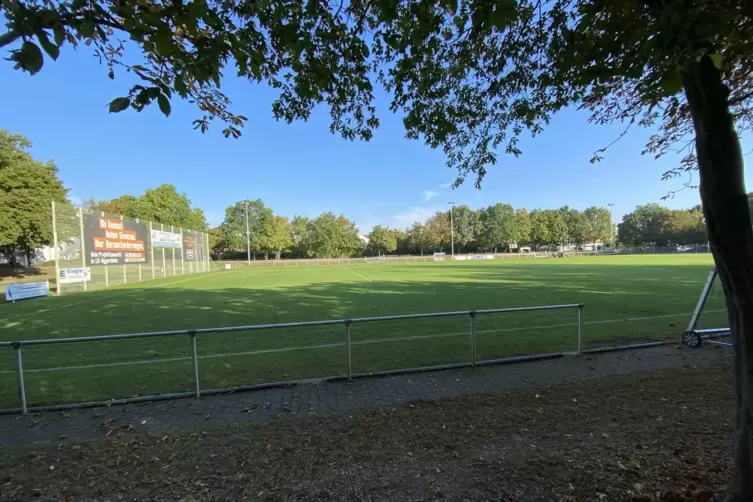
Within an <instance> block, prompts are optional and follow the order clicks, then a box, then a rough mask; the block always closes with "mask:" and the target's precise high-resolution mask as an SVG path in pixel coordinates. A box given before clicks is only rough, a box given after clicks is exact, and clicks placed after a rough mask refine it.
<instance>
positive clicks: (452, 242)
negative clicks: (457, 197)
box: [450, 202, 455, 257]
mask: <svg viewBox="0 0 753 502" xmlns="http://www.w3.org/2000/svg"><path fill="white" fill-rule="evenodd" d="M453 207H455V203H454V202H450V251H451V253H452V256H453V257H454V256H455V224H454V222H453V217H452V208H453Z"/></svg>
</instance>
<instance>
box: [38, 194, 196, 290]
mask: <svg viewBox="0 0 753 502" xmlns="http://www.w3.org/2000/svg"><path fill="white" fill-rule="evenodd" d="M52 230H53V247H52V249H51V250H50V252H51V254H52V255H53V256H52V257H50V259H51V261H52V260H54V262H55V287H56V291H57V294H58V295H61V294H69V293H74V292H78V291H91V290H96V289H102V288H108V287H113V286H118V285H122V284H131V283H134V282H143V281H150V280H153V279H158V278H162V277H173V276H179V275H188V274H197V273H202V272H209V271H210V266H211V263H210V259H209V238H208V235H207V233H206V232H197V231H194V230H190V229H184V228H180V227H176V226H172V225H164V224H162V223H154V222H151V221H145V220H139V219H138V218H136V219H132V218H124V217H123V216H121V215H110V214H106V213H104V212H100V211H90V210H87V209H82V208H75V207H71V206H67V205H58V206H57V207H56V205H55V203H54V202H53V203H52Z"/></svg>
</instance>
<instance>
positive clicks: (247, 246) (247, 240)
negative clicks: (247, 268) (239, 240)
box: [246, 201, 251, 265]
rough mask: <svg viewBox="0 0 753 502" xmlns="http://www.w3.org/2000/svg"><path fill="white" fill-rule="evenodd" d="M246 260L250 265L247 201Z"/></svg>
mask: <svg viewBox="0 0 753 502" xmlns="http://www.w3.org/2000/svg"><path fill="white" fill-rule="evenodd" d="M246 259H247V261H248V264H249V265H251V231H250V230H249V226H248V201H246Z"/></svg>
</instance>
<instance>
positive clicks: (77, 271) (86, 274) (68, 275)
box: [58, 267, 92, 284]
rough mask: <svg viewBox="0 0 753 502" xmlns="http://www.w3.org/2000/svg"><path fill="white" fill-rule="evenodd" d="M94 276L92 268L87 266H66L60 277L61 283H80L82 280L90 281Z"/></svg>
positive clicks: (59, 281)
mask: <svg viewBox="0 0 753 502" xmlns="http://www.w3.org/2000/svg"><path fill="white" fill-rule="evenodd" d="M91 278H92V274H91V269H90V268H89V267H86V268H64V269H61V270H60V277H58V283H59V284H78V283H80V282H89V281H90V280H91Z"/></svg>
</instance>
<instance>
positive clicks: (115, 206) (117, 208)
mask: <svg viewBox="0 0 753 502" xmlns="http://www.w3.org/2000/svg"><path fill="white" fill-rule="evenodd" d="M138 203H139V199H138V197H135V196H133V195H121V196H120V197H116V198H114V199H112V200H101V201H98V202H97V203H96V204H95V205H94V207H91V209H95V210H98V211H104V212H105V213H107V214H110V215H123V216H125V217H127V218H139V208H138Z"/></svg>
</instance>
